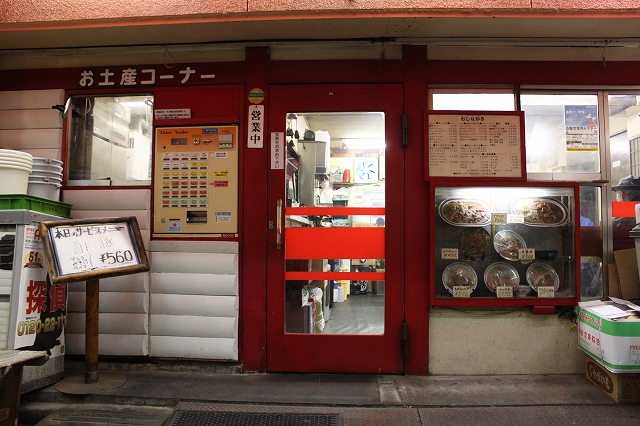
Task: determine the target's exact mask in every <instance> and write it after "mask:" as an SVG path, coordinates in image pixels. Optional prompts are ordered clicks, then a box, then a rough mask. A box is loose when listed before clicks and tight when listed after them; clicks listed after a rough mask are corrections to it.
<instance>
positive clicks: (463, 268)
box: [442, 262, 478, 294]
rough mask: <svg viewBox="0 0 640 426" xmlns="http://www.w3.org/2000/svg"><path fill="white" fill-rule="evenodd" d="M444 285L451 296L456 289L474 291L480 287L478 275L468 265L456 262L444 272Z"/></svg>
mask: <svg viewBox="0 0 640 426" xmlns="http://www.w3.org/2000/svg"><path fill="white" fill-rule="evenodd" d="M442 284H443V285H444V286H445V288H446V289H447V290H449V293H451V294H453V288H454V287H469V288H470V290H471V291H473V290H474V289H475V288H476V286H477V285H478V275H477V274H476V271H474V270H473V268H472V267H471V266H469V265H467V264H466V263H463V262H454V263H452V264H450V265H448V266H447V267H446V268H445V269H444V271H443V272H442Z"/></svg>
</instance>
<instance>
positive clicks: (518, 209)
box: [511, 198, 569, 226]
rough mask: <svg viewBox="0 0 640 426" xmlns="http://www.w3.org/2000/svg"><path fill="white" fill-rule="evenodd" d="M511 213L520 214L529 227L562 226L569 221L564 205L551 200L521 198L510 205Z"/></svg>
mask: <svg viewBox="0 0 640 426" xmlns="http://www.w3.org/2000/svg"><path fill="white" fill-rule="evenodd" d="M511 212H512V213H516V214H521V215H522V216H523V217H524V223H525V225H529V226H562V225H564V224H565V223H567V220H568V219H569V215H568V213H567V208H566V207H565V206H564V204H562V203H561V202H559V201H557V200H554V199H553V198H521V199H519V200H517V201H516V202H515V203H513V204H512V205H511Z"/></svg>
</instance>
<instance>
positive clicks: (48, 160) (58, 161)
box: [33, 157, 63, 167]
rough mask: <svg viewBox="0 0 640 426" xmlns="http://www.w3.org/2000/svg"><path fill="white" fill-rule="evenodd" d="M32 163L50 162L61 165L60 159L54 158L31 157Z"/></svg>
mask: <svg viewBox="0 0 640 426" xmlns="http://www.w3.org/2000/svg"><path fill="white" fill-rule="evenodd" d="M33 164H47V165H49V164H50V165H56V166H60V167H62V164H63V163H62V161H60V160H56V159H54V158H42V157H33Z"/></svg>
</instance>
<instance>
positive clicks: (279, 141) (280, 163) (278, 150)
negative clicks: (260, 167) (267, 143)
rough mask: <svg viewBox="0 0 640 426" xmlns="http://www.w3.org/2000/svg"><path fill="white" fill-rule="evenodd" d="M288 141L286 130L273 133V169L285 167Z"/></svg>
mask: <svg viewBox="0 0 640 426" xmlns="http://www.w3.org/2000/svg"><path fill="white" fill-rule="evenodd" d="M286 144H287V141H286V139H285V137H284V132H272V133H271V169H272V170H280V169H284V165H285V163H286V162H287V147H286Z"/></svg>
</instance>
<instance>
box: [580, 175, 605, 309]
mask: <svg viewBox="0 0 640 426" xmlns="http://www.w3.org/2000/svg"><path fill="white" fill-rule="evenodd" d="M601 212H602V188H600V187H599V186H581V187H580V289H581V290H580V294H581V296H582V298H583V299H584V298H601V297H602V296H603V286H602V283H603V275H602V273H603V271H602V265H603V262H602V259H603V244H602V214H601Z"/></svg>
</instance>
